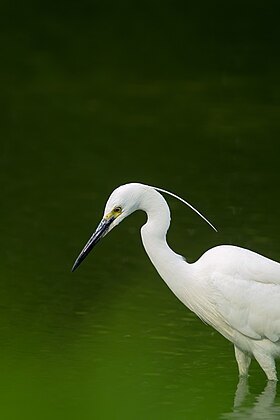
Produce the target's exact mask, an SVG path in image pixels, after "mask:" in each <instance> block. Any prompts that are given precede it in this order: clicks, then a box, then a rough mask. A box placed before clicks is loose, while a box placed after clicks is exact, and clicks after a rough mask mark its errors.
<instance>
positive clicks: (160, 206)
mask: <svg viewBox="0 0 280 420" xmlns="http://www.w3.org/2000/svg"><path fill="white" fill-rule="evenodd" d="M139 208H141V209H142V210H144V211H145V212H146V213H147V216H148V220H147V222H146V224H145V225H144V226H143V227H142V229H141V236H142V241H143V245H144V248H145V250H146V252H147V254H148V256H149V258H150V260H151V262H152V264H153V265H154V266H155V268H156V270H157V271H158V273H159V274H160V276H161V277H162V278H163V280H164V281H165V282H166V283H167V285H168V286H169V287H170V289H171V290H172V291H173V292H174V293H175V294H176V295H177V296H178V297H179V298H180V299H181V296H179V295H181V293H180V291H181V290H182V287H185V286H186V282H187V280H188V279H187V278H186V277H188V274H189V275H190V276H191V264H188V263H187V262H186V261H185V260H184V258H183V257H182V256H181V255H178V254H176V253H175V252H174V251H172V249H171V248H170V247H169V246H168V244H167V242H166V233H167V231H168V228H169V225H170V211H169V207H168V205H167V203H166V201H165V200H164V198H163V197H162V195H161V194H159V193H158V192H157V191H155V190H152V192H151V194H150V195H149V196H147V195H145V196H144V197H143V199H142V200H141V201H140V203H139ZM189 271H190V272H189ZM180 272H182V275H181V276H180ZM174 273H176V275H175V276H174ZM183 273H184V276H183ZM183 283H184V284H183Z"/></svg>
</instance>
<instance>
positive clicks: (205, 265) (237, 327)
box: [73, 183, 280, 380]
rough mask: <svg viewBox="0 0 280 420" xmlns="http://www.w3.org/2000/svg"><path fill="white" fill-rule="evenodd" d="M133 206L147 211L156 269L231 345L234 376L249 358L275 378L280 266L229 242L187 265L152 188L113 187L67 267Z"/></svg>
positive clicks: (279, 350) (279, 347) (145, 235)
mask: <svg viewBox="0 0 280 420" xmlns="http://www.w3.org/2000/svg"><path fill="white" fill-rule="evenodd" d="M160 191H163V190H160ZM165 192H167V191H165ZM167 193H168V192H167ZM177 198H179V197H177ZM182 201H183V200H182ZM185 203H186V202H185ZM186 204H188V205H189V203H186ZM192 208H193V207H192ZM135 210H144V211H145V212H146V213H147V216H148V219H147V222H146V224H145V225H144V226H143V227H142V229H141V236H142V241H143V245H144V248H145V250H146V252H147V254H148V256H149V258H150V260H151V262H152V263H153V265H154V266H155V268H156V270H157V271H158V273H159V274H160V276H161V277H162V278H163V280H164V281H165V282H166V284H167V285H168V287H169V288H170V289H171V290H172V291H173V293H174V294H175V295H176V296H177V297H178V299H180V301H182V302H183V303H184V304H185V305H186V306H187V307H188V308H189V309H190V310H191V311H193V312H195V313H196V314H197V315H198V316H199V317H200V318H201V319H202V320H203V321H204V322H206V323H208V324H209V325H211V326H212V327H214V328H215V329H216V330H217V331H219V332H220V333H221V334H222V335H223V336H224V337H226V338H227V339H228V340H230V341H231V342H232V343H233V344H234V346H235V356H236V360H237V363H238V368H239V374H240V375H241V376H243V375H247V373H248V368H249V365H250V361H251V357H252V356H254V357H255V358H256V360H257V361H258V363H259V364H260V366H261V367H262V369H263V370H264V372H265V373H266V375H267V378H268V379H270V380H277V374H276V368H275V361H274V359H275V358H276V357H277V356H280V264H279V263H277V262H275V261H272V260H270V259H268V258H266V257H263V256H261V255H259V254H257V253H255V252H252V251H249V250H247V249H243V248H240V247H236V246H230V245H222V246H217V247H215V248H212V249H210V250H209V251H207V252H205V254H203V255H202V256H201V258H200V259H199V260H198V261H196V262H195V263H192V264H189V263H187V262H186V261H185V259H184V258H183V257H181V256H180V255H178V254H176V253H175V252H173V251H172V250H171V249H170V247H169V246H168V244H167V242H166V233H167V230H168V228H169V224H170V211H169V207H168V205H167V203H166V201H165V200H164V198H163V197H162V195H161V194H160V193H159V192H158V191H156V188H154V187H150V186H147V185H143V184H136V183H133V184H126V185H122V186H121V187H119V188H117V189H116V190H115V191H113V193H112V194H111V196H110V197H109V199H108V201H107V204H106V207H105V212H104V216H103V219H102V221H101V223H100V224H99V226H98V228H97V229H96V231H95V233H94V234H93V235H92V237H91V238H90V240H89V241H88V243H87V244H86V246H85V247H84V249H83V250H82V252H81V253H80V255H79V257H78V258H77V260H76V262H75V264H74V266H73V270H74V269H76V268H77V267H78V265H79V264H80V263H81V262H82V260H83V259H84V258H85V257H86V256H87V254H88V253H89V252H90V250H91V249H92V247H93V246H94V245H95V244H96V243H97V242H98V240H99V239H100V238H102V237H103V236H105V235H106V234H107V233H108V232H109V231H110V230H111V229H112V228H113V227H115V226H116V225H117V224H119V223H120V222H121V221H122V220H123V219H124V218H125V217H127V216H128V215H129V214H131V213H133V212H134V211H135ZM194 210H195V209H194ZM195 211H196V212H197V210H195ZM197 213H198V212H197ZM198 214H200V213H198ZM201 216H202V215H201ZM202 217H203V216H202ZM203 218H204V217H203ZM204 219H205V218H204ZM206 221H207V220H206ZM207 222H208V221H207ZM208 223H209V222H208ZM209 224H210V223H209Z"/></svg>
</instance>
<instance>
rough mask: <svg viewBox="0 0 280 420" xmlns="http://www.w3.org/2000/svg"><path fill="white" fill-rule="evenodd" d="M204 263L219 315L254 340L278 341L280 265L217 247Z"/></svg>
mask: <svg viewBox="0 0 280 420" xmlns="http://www.w3.org/2000/svg"><path fill="white" fill-rule="evenodd" d="M200 260H201V262H202V265H201V266H203V267H204V268H203V270H205V269H206V270H208V279H209V283H208V286H209V292H208V295H209V300H210V301H211V304H212V306H213V307H214V308H215V311H216V312H217V315H218V316H219V317H220V318H221V319H222V320H223V321H224V322H226V323H227V324H228V325H230V326H231V327H232V328H234V329H235V330H237V331H239V332H240V333H242V334H244V335H246V336H248V337H250V338H253V339H257V340H258V339H262V338H268V339H269V340H271V341H273V342H276V341H278V340H279V339H280V264H279V263H277V262H275V261H272V260H270V259H268V258H266V257H263V256H261V255H259V254H256V253H254V252H252V251H249V250H246V249H243V248H238V247H234V246H219V247H216V248H213V249H212V250H209V251H208V252H207V253H205V254H204V255H203V256H202V257H201V259H200ZM200 260H199V261H200ZM209 273H211V274H210V276H209Z"/></svg>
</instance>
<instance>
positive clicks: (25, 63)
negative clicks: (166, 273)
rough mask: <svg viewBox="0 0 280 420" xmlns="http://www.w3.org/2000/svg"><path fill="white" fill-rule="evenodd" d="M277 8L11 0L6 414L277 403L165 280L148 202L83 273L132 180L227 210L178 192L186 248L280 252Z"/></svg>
mask: <svg viewBox="0 0 280 420" xmlns="http://www.w3.org/2000/svg"><path fill="white" fill-rule="evenodd" d="M279 12H280V7H279V2H276V1H274V2H273V1H267V2H256V1H254V2H253V1H245V2H244V1H234V2H233V1H230V2H224V1H211V2H206V1H197V2H190V1H185V2H183V1H182V2H180V1H163V2H160V1H143V0H142V1H141V2H140V1H136V2H128V1H120V2H112V1H103V2H101V1H100V2H96V1H86V0H82V1H79V2H76V1H73V0H70V1H69V0H68V1H59V2H57V1H48V2H40V1H30V0H27V1H24V2H19V1H13V2H11V1H4V0H3V1H2V2H1V6H0V23H1V25H0V27H1V37H0V80H1V127H0V133H1V143H0V144H1V153H0V175H1V181H2V182H1V209H0V216H1V226H0V241H1V294H0V340H1V346H0V353H1V358H0V372H1V375H0V390H1V392H0V416H1V418H3V419H7V420H9V419H11V420H14V419H25V418H26V419H30V420H32V419H38V418H40V419H61V418H65V419H79V420H87V419H172V420H173V419H178V420H180V419H187V418H189V419H200V418H201V419H216V418H227V419H228V418H233V417H234V418H244V417H246V418H248V417H249V416H254V415H260V413H261V416H262V418H279V416H280V413H279V410H280V404H279V398H278V397H277V396H276V397H275V389H274V388H273V386H271V385H269V384H268V385H267V386H266V379H265V376H264V374H263V372H262V371H261V369H260V368H259V367H258V366H257V364H255V363H254V364H253V365H252V368H251V376H250V378H249V384H248V387H249V388H248V389H247V388H246V386H247V385H246V384H244V383H240V384H239V387H238V388H237V383H238V374H237V368H236V364H235V360H234V356H233V349H232V345H231V344H230V343H229V342H227V341H226V340H225V339H224V338H223V337H221V336H220V335H219V334H218V333H216V332H215V331H214V330H213V329H211V328H210V327H208V326H206V325H204V324H203V323H202V322H201V321H200V320H199V319H198V318H197V317H196V316H195V315H194V314H192V313H191V312H190V311H189V310H187V309H186V308H185V307H184V306H183V305H182V304H181V303H180V302H179V301H177V300H176V298H175V297H174V296H173V295H172V294H171V292H170V291H169V290H168V288H167V287H166V286H165V284H164V282H163V281H162V280H161V279H160V278H159V276H158V275H157V273H156V272H155V270H154V269H153V267H152V265H151V263H150V262H149V260H148V258H147V256H146V255H145V253H144V250H143V248H142V245H141V243H140V235H139V229H140V226H141V224H143V223H144V221H145V216H144V215H143V214H142V213H139V214H138V213H137V214H135V215H133V216H131V217H130V218H129V219H128V220H126V221H125V222H124V223H123V224H122V225H121V226H120V227H119V228H118V229H116V230H114V232H112V233H111V235H110V236H109V237H107V238H106V239H104V241H102V243H101V244H100V245H99V246H98V247H97V248H96V249H95V250H94V252H92V254H91V255H90V256H89V257H88V258H87V260H86V261H85V262H84V263H83V264H82V266H81V267H80V268H79V270H77V272H75V273H74V274H71V272H70V269H71V266H72V264H73V262H74V260H75V258H76V256H77V255H78V253H79V252H80V250H81V248H82V246H83V245H84V243H85V241H86V240H87V239H88V237H89V235H90V234H91V232H92V231H93V230H94V229H95V227H96V225H97V223H98V222H99V220H100V218H101V216H102V213H103V207H104V205H105V202H106V200H107V197H108V195H109V194H110V193H111V191H112V190H113V189H114V188H115V187H117V186H118V185H120V184H123V183H127V182H143V183H147V184H151V185H157V186H159V187H162V188H166V189H169V190H171V191H173V192H175V193H177V194H179V195H181V196H182V197H184V198H185V199H187V200H188V201H190V202H191V203H192V204H193V205H194V206H196V207H197V208H198V209H199V210H200V211H202V213H204V214H205V215H206V217H208V218H209V219H210V221H211V222H212V223H213V224H214V225H215V226H216V227H217V228H218V233H217V234H216V233H215V232H213V231H211V229H209V228H208V226H207V225H206V224H205V223H204V222H203V221H201V220H200V219H199V218H198V217H197V216H196V215H195V214H194V213H192V212H191V211H190V210H188V209H187V208H185V207H184V206H183V205H182V204H181V203H179V202H177V201H175V200H174V199H172V198H168V202H169V205H170V207H171V211H172V217H173V219H172V221H173V223H172V227H171V230H170V233H169V236H168V240H169V243H170V245H171V247H172V248H173V249H174V250H175V251H176V252H179V253H181V254H182V255H184V256H185V257H186V258H187V260H188V261H195V260H196V259H197V258H199V256H200V255H201V254H202V253H203V252H204V251H205V250H207V249H209V248H210V247H212V246H215V245H218V244H222V243H229V244H236V245H240V246H244V247H248V248H250V249H253V250H255V251H257V252H259V253H262V254H264V255H266V256H268V257H270V258H273V259H275V260H280V256H279V255H280V244H279V233H280V224H279V203H280V196H279V181H280V174H279V150H280V147H279V134H280V119H279V111H280V78H279V74H280V55H279V41H280V40H279ZM265 387H266V388H265ZM234 400H235V407H234ZM263 413H264V414H263ZM253 418H254V417H253Z"/></svg>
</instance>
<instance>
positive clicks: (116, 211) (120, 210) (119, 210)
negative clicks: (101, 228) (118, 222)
mask: <svg viewBox="0 0 280 420" xmlns="http://www.w3.org/2000/svg"><path fill="white" fill-rule="evenodd" d="M121 212H122V208H121V207H115V208H114V213H121Z"/></svg>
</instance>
